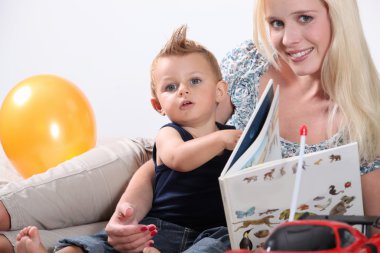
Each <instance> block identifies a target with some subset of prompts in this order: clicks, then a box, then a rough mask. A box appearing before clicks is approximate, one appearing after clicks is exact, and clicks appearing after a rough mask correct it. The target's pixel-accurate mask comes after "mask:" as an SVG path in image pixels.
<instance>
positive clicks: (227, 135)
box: [219, 130, 243, 150]
mask: <svg viewBox="0 0 380 253" xmlns="http://www.w3.org/2000/svg"><path fill="white" fill-rule="evenodd" d="M219 132H220V134H221V137H222V138H223V141H224V143H225V149H227V150H233V149H234V148H235V146H236V144H237V142H238V141H239V138H240V136H241V134H242V132H243V131H242V130H222V131H219Z"/></svg>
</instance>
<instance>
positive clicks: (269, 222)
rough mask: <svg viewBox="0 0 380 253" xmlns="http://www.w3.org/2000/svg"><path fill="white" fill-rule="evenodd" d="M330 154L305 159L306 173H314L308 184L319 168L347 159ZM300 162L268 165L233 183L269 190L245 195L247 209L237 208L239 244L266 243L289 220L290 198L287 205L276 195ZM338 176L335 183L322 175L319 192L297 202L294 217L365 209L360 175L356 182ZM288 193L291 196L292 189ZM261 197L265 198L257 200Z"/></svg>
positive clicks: (245, 189) (235, 230) (240, 188)
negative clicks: (333, 157) (336, 157)
mask: <svg viewBox="0 0 380 253" xmlns="http://www.w3.org/2000/svg"><path fill="white" fill-rule="evenodd" d="M330 155H331V154H328V155H327V158H326V157H317V158H316V159H312V158H311V159H312V160H310V158H307V157H306V158H305V160H304V163H303V167H304V169H303V174H305V175H306V174H307V173H311V174H312V175H315V176H310V179H311V181H310V182H309V183H305V184H306V185H315V182H316V181H315V180H316V179H317V178H318V176H317V175H318V170H320V168H325V167H327V168H329V167H330V166H332V165H331V164H335V163H336V164H337V165H336V166H339V164H338V163H343V162H344V159H343V157H344V156H343V155H342V154H338V153H337V152H335V153H334V155H335V156H338V155H339V156H340V157H341V160H337V161H334V162H333V163H331V162H330V159H329V157H330ZM297 162H298V161H297V160H293V161H291V162H289V163H279V164H278V165H276V164H274V165H270V166H267V167H266V169H265V170H261V171H260V172H259V171H257V172H254V173H246V174H245V175H244V177H240V180H241V181H240V182H241V183H240V184H239V183H237V184H236V185H235V186H234V187H235V188H237V189H236V191H237V192H240V193H241V192H252V191H253V190H252V189H254V188H256V187H257V189H266V190H267V191H268V192H265V191H263V190H261V191H260V192H259V191H258V193H259V194H253V193H251V195H249V196H247V198H245V199H246V200H245V202H244V205H243V206H245V207H246V208H242V209H237V210H235V211H236V212H235V211H234V212H235V219H234V220H233V222H232V229H233V230H232V231H233V233H234V234H235V236H237V235H239V236H237V240H238V243H239V242H240V241H245V242H248V240H250V241H251V242H252V243H253V247H254V248H255V247H259V246H260V245H261V243H262V242H264V241H265V239H266V238H267V237H268V236H269V233H270V231H272V229H273V227H274V226H276V225H277V224H280V223H282V222H285V221H287V220H288V219H289V215H290V209H289V207H290V201H289V203H288V204H287V205H283V204H279V203H280V202H281V201H282V202H283V200H282V199H281V197H279V199H278V198H276V197H275V196H273V194H279V193H282V192H283V191H284V188H283V187H284V186H285V185H288V184H291V183H290V182H291V181H289V180H290V178H294V177H295V174H293V168H294V167H296V166H297ZM323 166H325V167H323ZM343 167H345V166H342V168H343ZM334 169H335V168H334ZM289 172H290V173H289ZM305 177H306V176H305ZM337 178H339V180H335V179H334V180H335V181H334V180H332V181H334V182H335V183H333V184H331V183H329V182H330V181H329V180H326V179H325V178H323V180H322V179H321V180H319V181H318V186H320V187H318V189H319V191H314V192H315V194H314V195H312V196H309V197H307V198H304V200H302V203H298V206H297V211H296V214H295V219H299V217H301V216H302V215H306V214H308V215H317V214H326V215H327V214H330V215H340V214H347V213H349V214H352V213H353V214H360V212H361V211H354V212H349V210H351V209H352V210H362V206H361V205H362V202H361V196H359V195H361V192H360V193H359V192H357V189H358V188H361V186H360V178H359V180H358V181H355V180H352V178H350V177H347V178H345V177H342V173H340V174H339V175H338V176H337ZM347 179H349V180H347ZM311 182H312V183H311ZM326 184H328V185H326ZM277 185H281V186H277ZM322 185H324V186H322ZM276 187H277V189H278V190H277V191H274V190H273V192H269V191H272V190H271V189H272V188H276ZM278 187H281V188H278ZM305 193H306V192H302V194H304V195H305ZM308 194H309V193H308ZM280 195H281V194H280ZM280 195H279V196H280ZM288 195H291V194H290V192H289V193H288ZM306 195H307V194H306ZM253 196H255V197H253ZM239 197H241V196H239ZM265 197H266V198H267V200H265V201H266V202H267V203H268V205H267V206H261V205H257V203H260V201H264V199H265ZM258 198H259V199H263V200H260V201H258V200H257V199H258ZM357 198H359V199H360V201H359V202H356V200H357ZM275 199H277V200H275ZM276 201H279V202H278V204H276ZM263 207H266V208H263ZM268 207H269V208H268ZM267 233H268V235H267Z"/></svg>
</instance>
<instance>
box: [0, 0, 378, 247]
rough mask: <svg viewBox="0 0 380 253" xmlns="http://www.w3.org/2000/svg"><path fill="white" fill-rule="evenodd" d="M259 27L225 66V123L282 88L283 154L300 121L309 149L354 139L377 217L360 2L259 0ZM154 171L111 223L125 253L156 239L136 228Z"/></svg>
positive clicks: (372, 97) (369, 67)
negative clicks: (270, 84)
mask: <svg viewBox="0 0 380 253" xmlns="http://www.w3.org/2000/svg"><path fill="white" fill-rule="evenodd" d="M254 27H255V36H254V39H255V44H253V43H252V42H246V43H243V44H242V45H241V47H239V48H237V49H234V50H233V51H232V52H231V53H230V54H228V55H227V57H226V59H225V60H224V61H223V62H222V69H223V71H224V76H225V79H226V81H227V82H228V83H229V85H230V89H229V92H230V96H231V100H228V101H227V100H226V101H225V103H223V104H222V105H221V106H220V108H219V109H220V111H219V119H220V121H221V122H225V121H226V120H227V119H229V121H228V122H227V123H232V124H234V125H235V126H237V127H238V128H243V127H244V126H245V124H246V120H248V118H249V116H250V114H251V113H252V111H253V109H254V107H255V103H256V101H257V97H258V96H259V94H260V92H261V91H263V89H264V88H265V87H264V86H265V84H266V83H267V80H268V79H269V78H272V79H274V81H275V82H274V83H276V84H279V85H280V86H281V97H280V111H279V117H280V135H281V137H282V138H283V139H282V142H281V143H282V147H283V156H284V157H286V156H292V155H295V154H296V153H297V150H298V144H297V142H298V128H299V126H300V125H301V124H307V125H308V127H309V129H310V131H309V134H308V139H307V144H308V145H307V146H306V152H311V151H315V150H318V149H325V148H329V147H331V146H334V145H340V144H343V143H347V142H351V141H357V142H358V143H359V148H360V156H361V159H362V162H361V168H360V169H361V172H362V174H363V176H362V188H363V200H364V210H365V213H366V215H380V203H379V202H378V201H374V200H376V199H378V198H379V197H380V187H378V186H377V182H378V181H379V180H380V170H376V169H377V168H379V167H380V158H379V154H380V130H379V126H378V122H380V113H379V112H380V111H379V108H380V100H379V97H380V82H379V77H378V73H377V71H376V69H375V67H374V64H373V62H372V60H371V57H370V54H369V52H368V47H367V45H366V42H365V39H364V36H363V31H362V27H361V23H360V19H359V12H358V8H357V3H356V1H355V0H345V1H341V0H328V1H322V0H309V1H298V0H258V1H257V2H256V17H255V25H254ZM265 27H268V28H269V34H267V33H266V31H267V30H266V29H265ZM255 45H260V46H258V47H257V48H258V49H259V50H260V53H259V51H258V49H257V48H256V47H255ZM272 49H273V50H272ZM231 102H232V103H231ZM153 174H154V171H153V165H152V163H151V162H148V163H147V164H145V165H144V166H143V167H142V168H140V169H139V170H138V171H137V172H136V174H135V175H136V176H134V177H133V178H132V180H131V182H130V183H129V185H128V187H127V189H126V191H125V192H124V194H123V196H122V198H121V199H120V201H119V204H118V205H117V208H116V211H115V212H114V215H113V216H112V217H111V220H110V222H109V223H108V225H107V228H106V230H107V232H108V234H109V242H110V244H111V245H113V246H114V247H115V248H116V249H118V250H119V251H120V252H139V251H141V250H142V249H143V248H144V247H146V246H148V245H149V244H148V242H149V240H150V239H151V235H150V234H149V233H147V232H146V231H145V232H140V231H141V230H144V229H143V226H142V225H138V224H137V223H138V221H140V219H141V218H142V217H144V216H145V214H146V212H147V211H148V210H149V209H150V204H151V201H152V194H151V192H152V176H153ZM130 206H133V208H129V207H130ZM11 215H12V213H11ZM0 223H1V222H0ZM23 225H30V224H23ZM153 239H154V238H153ZM205 243H207V242H205ZM8 245H9V244H8ZM8 247H9V246H8ZM149 250H151V249H149V248H147V249H146V250H145V251H146V252H147V251H149ZM2 252H11V251H2Z"/></svg>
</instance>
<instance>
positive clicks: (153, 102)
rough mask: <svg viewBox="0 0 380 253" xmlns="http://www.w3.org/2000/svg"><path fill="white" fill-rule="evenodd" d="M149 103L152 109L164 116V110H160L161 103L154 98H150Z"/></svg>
mask: <svg viewBox="0 0 380 253" xmlns="http://www.w3.org/2000/svg"><path fill="white" fill-rule="evenodd" d="M150 103H151V104H152V106H153V108H154V110H156V111H157V112H158V113H159V114H161V115H162V116H165V112H164V111H163V110H162V107H161V104H160V102H158V100H157V99H156V98H151V99H150Z"/></svg>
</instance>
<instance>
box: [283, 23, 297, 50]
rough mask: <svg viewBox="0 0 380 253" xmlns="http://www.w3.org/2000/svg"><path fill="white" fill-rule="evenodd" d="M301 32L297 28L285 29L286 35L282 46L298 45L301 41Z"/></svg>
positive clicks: (288, 27)
mask: <svg viewBox="0 0 380 253" xmlns="http://www.w3.org/2000/svg"><path fill="white" fill-rule="evenodd" d="M301 37H302V36H301V34H300V30H299V29H298V28H296V27H290V26H287V27H285V28H284V34H283V37H282V44H283V45H284V46H291V45H294V44H297V43H298V42H300V40H301Z"/></svg>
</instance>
